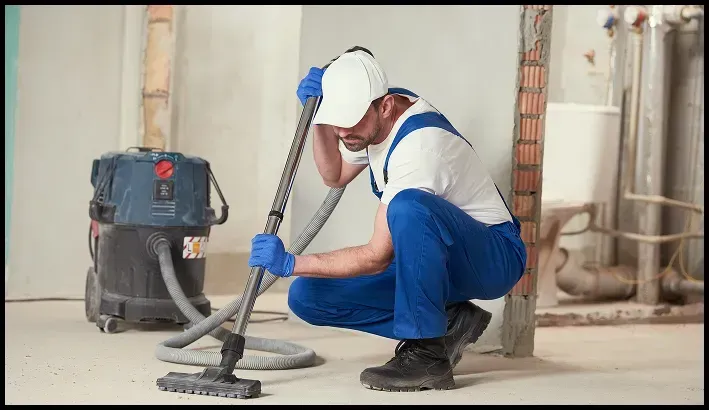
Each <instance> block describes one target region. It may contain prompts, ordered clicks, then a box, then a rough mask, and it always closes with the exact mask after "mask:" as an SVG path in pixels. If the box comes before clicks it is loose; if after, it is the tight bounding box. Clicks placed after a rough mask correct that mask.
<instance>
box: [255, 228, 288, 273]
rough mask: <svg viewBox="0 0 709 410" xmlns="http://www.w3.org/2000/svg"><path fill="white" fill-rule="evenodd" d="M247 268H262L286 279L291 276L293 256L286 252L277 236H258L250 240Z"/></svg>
mask: <svg viewBox="0 0 709 410" xmlns="http://www.w3.org/2000/svg"><path fill="white" fill-rule="evenodd" d="M249 266H250V267H252V268H253V267H254V266H259V267H262V268H264V269H266V270H268V271H269V272H271V273H272V274H274V275H277V276H280V277H282V278H287V277H289V276H290V275H292V274H293V268H294V266H295V256H294V255H293V254H291V253H288V252H286V248H285V246H283V241H281V238H279V237H278V236H277V235H270V234H264V233H262V234H258V235H256V236H255V237H254V239H252V240H251V256H250V257H249Z"/></svg>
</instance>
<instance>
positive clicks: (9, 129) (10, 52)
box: [5, 6, 20, 294]
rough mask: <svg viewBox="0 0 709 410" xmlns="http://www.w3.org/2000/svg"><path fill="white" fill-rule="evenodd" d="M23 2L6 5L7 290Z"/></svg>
mask: <svg viewBox="0 0 709 410" xmlns="http://www.w3.org/2000/svg"><path fill="white" fill-rule="evenodd" d="M19 35H20V6H5V285H6V286H5V294H7V277H8V276H7V275H8V266H7V257H8V251H9V245H10V220H11V219H10V218H11V215H12V174H13V172H14V171H15V169H14V163H13V160H14V154H15V112H16V110H15V105H16V104H17V54H18V52H19V46H20V40H19Z"/></svg>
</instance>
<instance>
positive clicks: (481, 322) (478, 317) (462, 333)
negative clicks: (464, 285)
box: [445, 301, 492, 368]
mask: <svg viewBox="0 0 709 410" xmlns="http://www.w3.org/2000/svg"><path fill="white" fill-rule="evenodd" d="M446 313H447V315H448V330H447V332H446V337H445V342H446V350H447V352H448V357H449V359H450V363H451V368H453V367H455V366H456V365H457V364H458V362H459V361H460V359H461V357H462V356H463V349H465V347H466V346H468V345H469V344H471V343H475V342H477V341H478V338H480V335H482V334H483V332H484V331H485V329H486V328H487V325H488V324H489V323H490V319H491V318H492V314H491V313H490V312H488V311H486V310H484V309H482V308H480V307H478V306H477V305H475V304H474V303H472V302H467V301H466V302H459V303H454V304H451V305H449V306H447V307H446Z"/></svg>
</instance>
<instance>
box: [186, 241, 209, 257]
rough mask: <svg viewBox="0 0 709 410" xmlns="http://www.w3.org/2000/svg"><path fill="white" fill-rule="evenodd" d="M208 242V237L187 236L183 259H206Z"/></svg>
mask: <svg viewBox="0 0 709 410" xmlns="http://www.w3.org/2000/svg"><path fill="white" fill-rule="evenodd" d="M207 242H209V238H208V237H206V236H185V241H184V245H183V246H182V259H202V258H206V257H207V254H206V251H207Z"/></svg>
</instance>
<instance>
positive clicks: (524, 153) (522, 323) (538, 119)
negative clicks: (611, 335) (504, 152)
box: [502, 5, 552, 357]
mask: <svg viewBox="0 0 709 410" xmlns="http://www.w3.org/2000/svg"><path fill="white" fill-rule="evenodd" d="M551 23H552V6H550V5H547V6H528V5H525V6H522V7H521V8H520V33H519V35H520V38H521V41H520V50H519V72H518V88H517V110H516V112H515V119H514V121H515V126H514V155H513V159H512V206H513V212H514V213H515V215H516V216H517V218H519V220H520V222H521V224H522V239H523V240H524V242H525V244H526V246H527V267H526V270H525V273H524V276H523V277H522V279H521V280H520V281H519V282H518V283H517V285H516V286H515V287H514V288H513V289H512V291H511V292H510V293H509V294H508V295H507V296H506V298H505V310H504V319H503V328H502V349H503V353H504V354H505V355H507V356H513V357H525V356H531V355H532V354H533V352H534V329H535V315H534V311H535V309H536V293H537V259H538V258H537V249H536V243H537V241H538V238H539V229H538V227H539V221H540V219H541V197H542V192H541V188H542V159H543V154H544V118H545V113H546V97H547V83H548V81H547V79H548V75H549V56H550V48H551Z"/></svg>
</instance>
